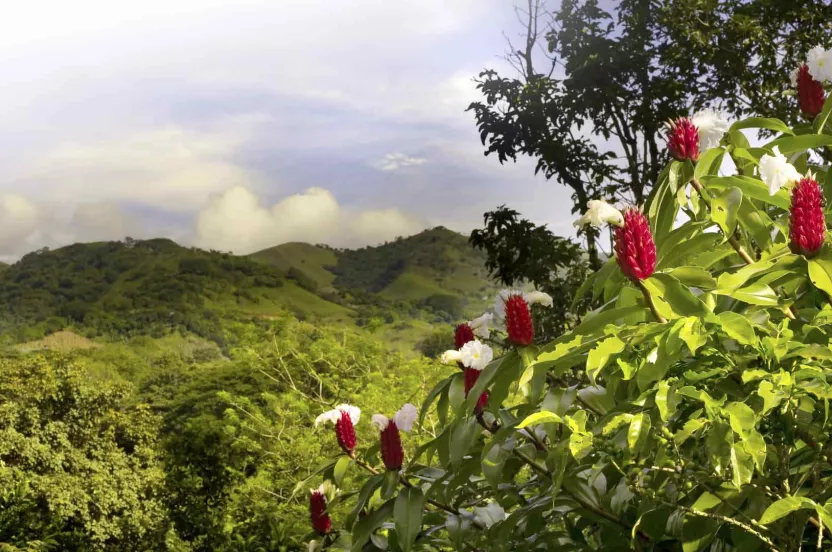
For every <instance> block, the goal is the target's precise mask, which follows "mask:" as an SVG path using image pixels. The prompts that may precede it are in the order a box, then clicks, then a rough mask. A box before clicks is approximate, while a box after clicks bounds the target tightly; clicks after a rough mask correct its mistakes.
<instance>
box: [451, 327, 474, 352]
mask: <svg viewBox="0 0 832 552" xmlns="http://www.w3.org/2000/svg"><path fill="white" fill-rule="evenodd" d="M469 341H474V330H472V329H471V326H469V325H468V323H467V322H466V323H464V324H460V325H459V326H457V327H456V330H454V346H455V347H456V348H457V349H461V348H462V346H463V345H465V344H466V343H468V342H469Z"/></svg>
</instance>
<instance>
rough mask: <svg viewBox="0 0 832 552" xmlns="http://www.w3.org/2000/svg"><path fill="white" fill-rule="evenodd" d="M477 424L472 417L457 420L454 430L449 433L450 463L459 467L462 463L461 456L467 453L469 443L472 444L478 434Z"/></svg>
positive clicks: (463, 456) (469, 446)
mask: <svg viewBox="0 0 832 552" xmlns="http://www.w3.org/2000/svg"><path fill="white" fill-rule="evenodd" d="M479 428H480V426H479V424H478V423H477V420H476V419H474V418H467V419H461V420H459V425H457V427H456V429H454V432H453V433H452V434H451V464H453V465H454V467H456V468H459V466H460V464H462V460H463V458H465V455H467V454H468V451H469V450H470V448H471V445H473V444H474V439H476V437H477V435H478V434H479V431H478V430H479Z"/></svg>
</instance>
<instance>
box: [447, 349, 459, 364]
mask: <svg viewBox="0 0 832 552" xmlns="http://www.w3.org/2000/svg"><path fill="white" fill-rule="evenodd" d="M455 362H462V353H460V352H459V351H456V350H454V349H451V350H450V351H445V352H444V353H442V364H453V363H455Z"/></svg>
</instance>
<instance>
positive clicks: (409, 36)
mask: <svg viewBox="0 0 832 552" xmlns="http://www.w3.org/2000/svg"><path fill="white" fill-rule="evenodd" d="M521 30H522V29H521V28H520V27H519V24H518V23H517V21H516V19H515V15H514V11H513V5H512V2H511V0H396V1H390V0H348V1H347V0H343V1H337V0H270V1H253V0H144V1H142V2H112V1H111V0H106V1H104V0H74V1H73V2H65V1H63V0H61V1H54V0H50V1H43V0H30V1H28V2H18V3H15V4H14V7H7V8H6V9H5V10H4V16H3V18H0V74H2V75H4V77H5V81H4V85H3V87H0V117H1V119H0V120H2V121H3V125H2V126H0V146H1V147H0V258H2V259H6V260H13V259H15V258H18V257H19V256H20V255H22V254H24V253H26V252H28V251H31V250H33V249H36V248H40V247H44V246H48V247H53V248H54V247H59V246H61V245H66V244H69V243H73V242H77V241H94V240H111V239H122V238H124V237H125V236H131V237H133V238H148V237H159V236H164V237H170V238H173V239H175V240H177V241H179V242H180V243H185V244H188V245H196V246H199V247H203V248H213V249H219V250H222V251H233V252H234V253H238V254H245V253H250V252H253V251H256V250H259V249H262V248H265V247H270V246H273V245H277V244H280V243H284V242H287V241H308V242H312V243H327V244H329V245H333V246H336V247H357V246H363V245H372V244H377V243H381V242H383V241H385V240H389V239H392V238H394V237H396V236H399V235H410V234H413V233H416V232H418V231H420V230H422V229H425V228H430V227H434V226H439V225H442V226H446V227H448V228H451V229H454V230H457V231H461V232H467V231H470V230H471V229H472V228H474V227H478V226H480V225H481V223H482V214H483V213H484V212H485V211H487V210H490V209H493V208H494V207H496V206H498V205H501V204H507V205H509V206H510V207H513V208H515V209H517V210H518V211H520V212H521V213H523V215H524V216H527V217H528V218H530V219H531V220H533V221H535V222H537V223H541V224H543V223H545V224H547V225H548V226H549V228H550V229H552V230H553V231H554V232H555V233H556V234H561V235H572V234H573V228H572V220H573V219H574V217H573V216H572V215H571V214H570V209H571V201H570V200H569V193H568V191H567V190H566V189H565V188H564V187H562V186H560V185H558V184H557V183H556V182H554V181H546V180H545V178H543V177H536V176H535V175H534V163H533V161H532V160H530V159H524V160H521V161H518V162H517V163H516V164H515V163H509V164H508V165H500V163H499V162H498V161H497V159H496V158H493V157H485V156H484V155H483V147H482V145H481V144H480V141H479V136H478V133H477V130H476V126H475V122H474V118H473V114H472V113H470V112H468V113H466V112H465V108H466V107H467V106H468V104H469V103H470V102H471V101H474V100H477V99H479V95H478V92H477V91H476V89H475V83H474V81H473V79H474V77H475V76H476V75H477V74H478V73H479V72H480V71H481V70H483V69H485V68H494V69H497V70H498V71H500V72H501V73H502V74H506V75H512V74H513V73H512V69H511V68H509V67H507V64H506V62H505V61H503V60H502V59H501V55H502V54H503V52H504V51H505V48H506V42H505V38H504V36H503V33H504V32H505V33H506V34H507V35H509V36H518V35H519V33H520V32H521Z"/></svg>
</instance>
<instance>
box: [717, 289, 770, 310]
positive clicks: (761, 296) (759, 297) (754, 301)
mask: <svg viewBox="0 0 832 552" xmlns="http://www.w3.org/2000/svg"><path fill="white" fill-rule="evenodd" d="M714 293H716V294H717V295H727V296H728V297H732V298H734V299H736V300H738V301H742V302H744V303H748V304H749V305H761V306H764V307H771V306H775V305H777V304H778V303H779V301H780V300H779V298H778V297H777V293H775V291H774V290H773V289H771V288H770V287H769V286H767V285H765V284H751V285H749V286H745V287H743V288H740V289H735V290H724V289H716V290H714Z"/></svg>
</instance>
